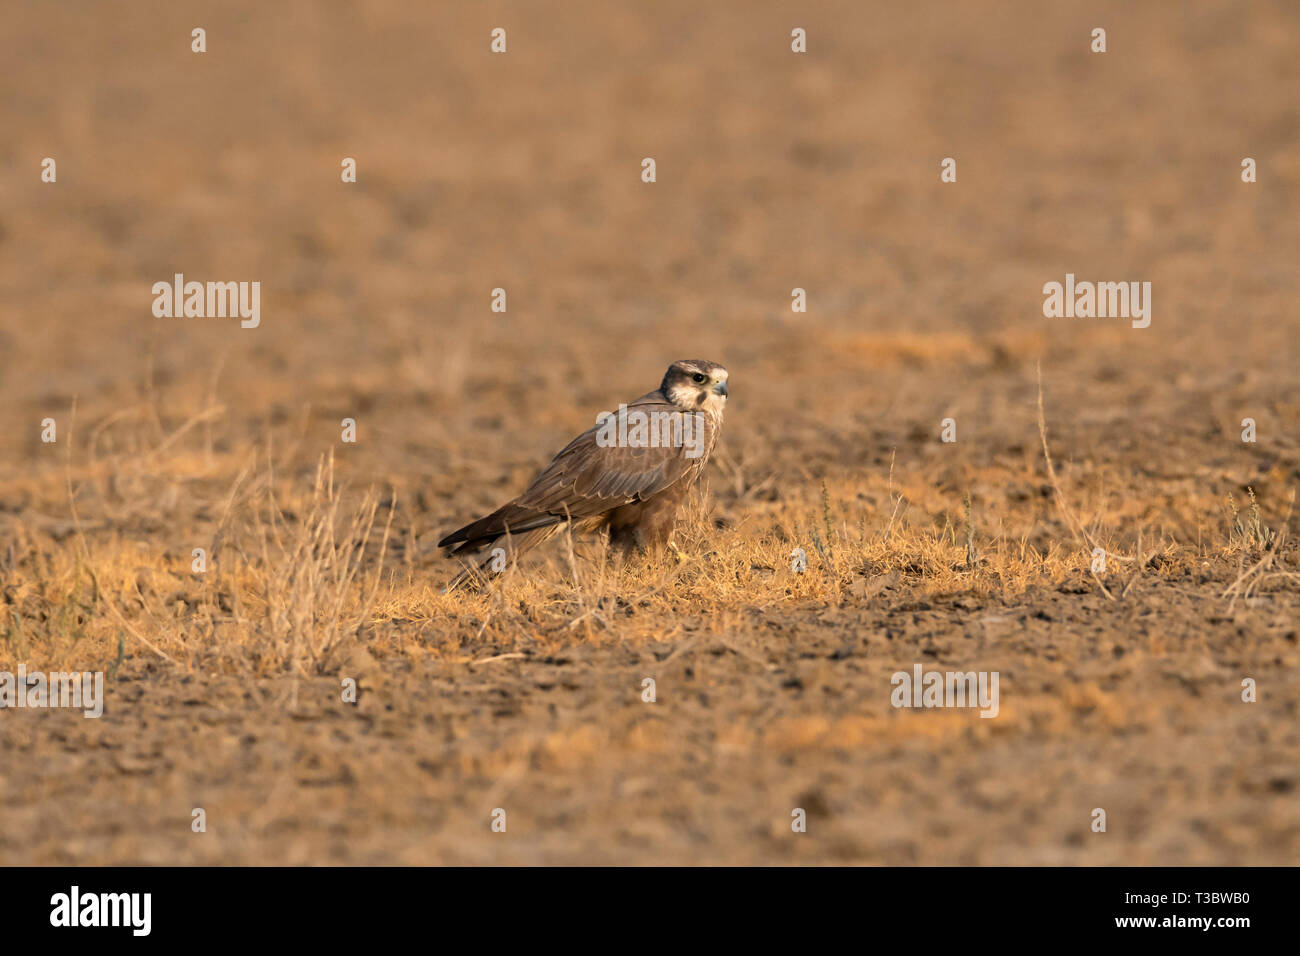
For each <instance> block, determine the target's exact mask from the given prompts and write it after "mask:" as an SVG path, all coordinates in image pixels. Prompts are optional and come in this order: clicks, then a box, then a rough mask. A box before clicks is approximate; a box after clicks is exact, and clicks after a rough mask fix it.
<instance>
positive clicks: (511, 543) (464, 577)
mask: <svg viewBox="0 0 1300 956" xmlns="http://www.w3.org/2000/svg"><path fill="white" fill-rule="evenodd" d="M561 527H563V523H560V524H552V525H547V526H546V527H544V528H533V529H532V530H531V531H525V532H523V533H522V534H511V533H510V532H509V531H508V530H507V531H503V532H501V533H500V534H497V535H492V536H485V537H482V538H476V539H473V540H471V541H466V542H463V543H461V544H460V545H459V546H458V547H456V548H455V549H454V550H453V551H452V552H451V554H452V555H454V556H455V557H458V558H460V559H461V561H462V562H463V563H464V564H465V568H464V570H463V571H461V572H460V573H459V574H457V575H456V576H455V577H454V578H452V579H451V580H450V581H448V582H447V586H446V587H445V588H443V589H442V593H443V594H450V593H451V592H452V591H455V590H456V589H457V588H460V587H466V586H468V587H473V588H475V589H477V588H479V587H482V586H483V585H484V584H486V583H487V582H488V581H489V580H491V579H492V578H493V577H495V576H497V575H498V574H500V573H502V572H503V571H505V569H506V568H508V567H509V566H510V565H512V564H514V563H515V561H517V560H518V559H519V556H520V555H522V554H524V553H525V552H527V551H531V550H532V549H533V548H535V547H537V545H539V544H541V543H542V542H543V541H545V540H546V539H547V538H549V537H550V536H551V535H553V534H555V532H557V531H559V530H560V528H561ZM444 540H445V539H444Z"/></svg>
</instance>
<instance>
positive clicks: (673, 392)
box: [659, 359, 727, 415]
mask: <svg viewBox="0 0 1300 956" xmlns="http://www.w3.org/2000/svg"><path fill="white" fill-rule="evenodd" d="M659 388H660V390H661V391H662V392H663V393H664V395H665V396H667V398H668V401H670V402H672V403H673V404H674V405H676V406H677V407H678V408H681V409H688V410H691V411H703V412H708V413H710V414H712V415H721V414H722V410H723V409H724V408H726V406H727V370H726V369H725V368H723V367H722V366H721V365H719V364H718V363H717V362H706V361H705V360H704V359H681V360H680V361H677V362H674V363H673V364H672V365H670V366H668V371H667V372H666V373H665V374H664V382H663V384H662V385H660V386H659Z"/></svg>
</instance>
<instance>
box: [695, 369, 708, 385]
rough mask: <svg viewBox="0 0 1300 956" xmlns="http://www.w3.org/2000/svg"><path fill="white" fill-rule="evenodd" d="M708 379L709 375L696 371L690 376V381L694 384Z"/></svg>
mask: <svg viewBox="0 0 1300 956" xmlns="http://www.w3.org/2000/svg"><path fill="white" fill-rule="evenodd" d="M708 380H709V377H708V376H707V375H701V374H700V373H699V372H696V373H695V374H694V375H692V376H691V381H692V382H694V383H695V384H696V385H703V384H704V383H705V382H707V381H708Z"/></svg>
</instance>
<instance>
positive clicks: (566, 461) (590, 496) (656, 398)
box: [439, 392, 715, 545]
mask: <svg viewBox="0 0 1300 956" xmlns="http://www.w3.org/2000/svg"><path fill="white" fill-rule="evenodd" d="M627 407H628V410H629V411H631V410H632V409H636V410H637V411H640V412H645V413H647V414H651V413H654V412H661V413H669V414H671V413H680V412H681V409H679V408H678V407H677V406H676V405H673V404H672V403H670V402H668V401H666V400H665V399H664V398H663V396H662V395H660V394H659V393H657V392H651V393H650V394H649V395H646V396H643V397H642V398H640V399H637V401H636V402H633V403H630V404H629V405H628V406H627ZM696 421H697V422H698V423H699V424H698V427H701V428H703V429H705V432H704V434H703V435H701V436H699V438H700V440H701V442H702V447H703V448H704V449H708V448H711V447H712V444H713V439H714V434H713V429H714V427H715V426H714V423H713V421H712V420H711V419H710V418H709V416H707V415H703V414H701V415H699V416H698V417H697V419H696ZM600 430H601V426H600V425H596V426H594V427H592V428H590V429H588V430H587V431H585V432H583V433H582V434H581V435H579V436H578V437H577V438H575V439H574V440H573V441H571V442H570V443H569V444H568V445H567V446H566V447H565V448H564V450H563V451H561V452H560V453H559V454H558V455H556V456H555V458H554V459H553V460H552V461H551V463H550V464H549V465H547V466H546V468H545V469H543V471H542V473H541V474H539V475H538V476H537V477H536V478H535V479H533V483H532V484H531V485H529V486H528V488H527V490H526V491H524V493H523V494H521V495H520V496H519V497H518V498H516V499H515V500H514V501H512V502H510V503H509V504H507V505H505V506H504V507H502V508H499V509H498V510H497V511H495V512H493V513H492V514H490V515H487V516H486V517H484V518H480V519H479V520H478V521H475V522H473V523H472V524H469V525H466V526H465V527H464V528H461V529H460V530H459V531H456V532H454V533H452V534H450V535H448V536H447V537H446V538H444V539H443V540H442V541H441V542H439V544H440V545H452V544H457V543H459V542H472V541H474V540H476V539H482V538H484V537H487V536H489V535H500V534H502V533H504V532H505V531H506V530H507V529H508V530H509V531H510V533H511V534H517V533H522V532H526V531H530V530H533V529H535V528H543V527H546V526H548V525H553V524H556V523H558V522H561V521H565V520H567V519H569V518H574V519H581V518H591V517H595V516H598V515H603V514H605V513H606V512H609V511H612V510H613V509H614V508H617V507H619V506H620V505H625V504H628V503H630V502H633V501H644V500H645V499H647V498H649V497H651V496H652V495H655V494H658V493H659V492H661V491H663V490H664V489H665V488H669V487H671V486H672V485H674V484H676V483H677V482H678V481H680V480H682V479H683V478H686V477H691V476H693V475H694V474H696V473H698V471H699V469H700V468H701V467H702V465H703V463H704V460H705V458H706V457H707V455H701V456H696V457H692V456H691V455H689V454H688V451H689V450H690V448H689V447H688V446H683V445H671V444H670V445H667V446H664V445H659V446H653V447H652V446H648V445H647V446H642V445H636V446H633V445H629V444H622V445H617V444H616V445H608V444H602V443H600V441H599V440H598V436H599V434H600Z"/></svg>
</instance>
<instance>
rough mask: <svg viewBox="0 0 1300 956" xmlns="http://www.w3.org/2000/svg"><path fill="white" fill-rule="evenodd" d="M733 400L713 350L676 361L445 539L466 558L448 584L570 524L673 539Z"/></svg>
mask: <svg viewBox="0 0 1300 956" xmlns="http://www.w3.org/2000/svg"><path fill="white" fill-rule="evenodd" d="M726 405H727V370H726V369H725V368H723V367H722V366H721V365H719V364H718V363H716V362H707V361H704V360H703V359H683V360H681V361H678V362H674V363H673V364H672V365H670V366H668V371H667V372H666V373H665V374H664V378H663V382H662V383H661V384H660V385H659V388H657V389H656V390H655V391H653V392H647V393H646V394H645V395H642V396H641V397H640V398H638V399H637V400H636V401H634V402H628V403H627V404H626V405H620V406H619V409H618V411H617V412H604V413H602V414H601V415H600V416H599V417H598V419H597V423H596V425H595V426H594V427H592V428H589V429H588V430H587V431H585V432H583V433H582V434H581V435H579V436H578V437H577V438H575V439H574V440H573V441H571V442H569V444H568V445H566V446H565V447H564V449H563V450H562V451H561V452H560V453H559V454H558V455H556V456H555V458H554V459H552V461H551V463H550V464H549V465H547V466H546V468H544V469H543V470H542V472H541V474H539V475H538V476H537V477H536V478H534V479H533V481H532V484H530V485H529V486H528V488H527V489H526V490H525V491H524V493H523V494H521V495H520V496H519V497H517V498H515V499H514V500H513V501H509V502H507V503H506V504H504V505H502V506H501V507H500V508H498V509H497V510H496V511H494V512H492V513H491V514H490V515H485V516H484V517H482V518H479V519H478V520H477V521H472V522H470V523H469V524H467V525H465V527H463V528H461V529H460V530H458V531H453V532H452V533H451V534H449V535H447V536H446V537H445V538H443V539H442V540H441V541H439V542H438V547H440V548H446V549H447V553H448V554H449V555H451V556H454V557H457V558H460V559H461V561H463V562H464V563H465V564H466V567H465V570H464V571H462V572H461V573H460V574H458V575H457V576H456V577H455V578H454V579H453V580H452V581H451V583H450V584H448V585H447V588H446V590H447V591H451V590H452V589H454V588H455V587H456V586H457V585H459V584H460V583H461V582H463V581H464V580H465V579H466V578H468V577H476V576H477V575H479V574H480V573H481V572H482V571H483V569H484V568H487V567H488V566H489V565H490V566H491V567H492V568H493V570H501V569H502V568H503V567H504V558H505V556H506V555H509V556H510V557H511V558H512V559H517V558H518V557H519V556H520V555H521V554H523V553H524V552H525V551H528V550H529V549H531V548H534V547H536V546H537V545H538V544H541V543H542V542H543V541H545V540H546V539H547V538H549V537H551V535H553V534H555V533H556V532H557V531H559V530H560V529H561V528H563V527H565V526H566V525H572V526H573V527H574V528H575V529H576V530H579V531H593V530H601V529H604V530H606V531H607V532H608V534H609V541H610V544H611V545H613V546H615V547H617V548H619V549H621V550H623V551H646V550H649V549H652V548H659V547H662V546H664V545H666V544H671V538H672V532H673V527H674V526H675V525H676V523H677V512H678V510H679V509H680V507H681V504H682V502H683V501H684V500H685V498H686V495H687V493H688V492H689V491H690V490H691V489H692V488H693V487H694V486H695V484H696V483H697V482H698V481H699V478H700V475H701V474H702V473H703V471H704V466H705V465H706V464H707V463H708V460H709V455H710V454H711V453H712V451H713V446H714V445H715V444H716V443H717V440H718V433H719V431H720V430H721V428H722V413H723V410H724V409H725V408H726Z"/></svg>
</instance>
